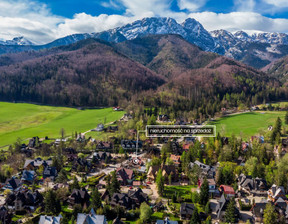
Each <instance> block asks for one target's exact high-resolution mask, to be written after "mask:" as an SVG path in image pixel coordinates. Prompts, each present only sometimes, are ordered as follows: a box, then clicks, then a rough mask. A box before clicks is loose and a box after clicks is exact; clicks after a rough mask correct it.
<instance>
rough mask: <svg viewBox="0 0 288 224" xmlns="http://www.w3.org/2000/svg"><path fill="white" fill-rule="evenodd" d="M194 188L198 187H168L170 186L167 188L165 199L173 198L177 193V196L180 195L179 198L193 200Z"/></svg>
mask: <svg viewBox="0 0 288 224" xmlns="http://www.w3.org/2000/svg"><path fill="white" fill-rule="evenodd" d="M192 188H197V187H196V186H193V185H185V186H182V185H179V186H178V185H175V186H174V185H168V186H165V190H164V197H166V198H172V196H173V194H175V192H176V196H177V195H178V194H179V196H180V197H182V198H183V199H184V200H191V194H192V191H191V189H192Z"/></svg>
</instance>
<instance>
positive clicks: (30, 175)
mask: <svg viewBox="0 0 288 224" xmlns="http://www.w3.org/2000/svg"><path fill="white" fill-rule="evenodd" d="M35 177H36V173H35V171H33V170H24V171H23V174H22V178H21V180H22V181H28V182H31V183H32V182H33V181H34V179H35Z"/></svg>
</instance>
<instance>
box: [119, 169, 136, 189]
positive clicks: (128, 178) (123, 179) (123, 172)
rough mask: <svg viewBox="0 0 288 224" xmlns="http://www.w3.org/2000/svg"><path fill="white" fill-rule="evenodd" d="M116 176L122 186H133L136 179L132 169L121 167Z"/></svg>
mask: <svg viewBox="0 0 288 224" xmlns="http://www.w3.org/2000/svg"><path fill="white" fill-rule="evenodd" d="M116 176H117V179H118V181H119V182H120V184H121V185H123V186H125V185H132V182H133V179H134V171H133V170H131V169H127V168H122V167H119V168H118V169H117V170H116Z"/></svg>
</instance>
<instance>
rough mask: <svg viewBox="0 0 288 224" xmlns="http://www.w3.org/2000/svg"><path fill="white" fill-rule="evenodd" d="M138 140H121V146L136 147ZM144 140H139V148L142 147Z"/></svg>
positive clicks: (126, 147) (124, 147) (125, 147)
mask: <svg viewBox="0 0 288 224" xmlns="http://www.w3.org/2000/svg"><path fill="white" fill-rule="evenodd" d="M136 146H137V141H134V140H121V147H122V148H123V149H136ZM142 146H143V142H142V141H138V149H140V148H142Z"/></svg>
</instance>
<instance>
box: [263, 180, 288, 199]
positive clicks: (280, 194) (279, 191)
mask: <svg viewBox="0 0 288 224" xmlns="http://www.w3.org/2000/svg"><path fill="white" fill-rule="evenodd" d="M267 194H268V201H272V202H275V201H277V200H278V198H282V199H284V200H285V201H286V200H287V197H286V195H285V189H284V187H282V186H277V185H276V184H273V185H272V187H271V188H270V189H269V190H268V191H267Z"/></svg>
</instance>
